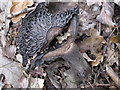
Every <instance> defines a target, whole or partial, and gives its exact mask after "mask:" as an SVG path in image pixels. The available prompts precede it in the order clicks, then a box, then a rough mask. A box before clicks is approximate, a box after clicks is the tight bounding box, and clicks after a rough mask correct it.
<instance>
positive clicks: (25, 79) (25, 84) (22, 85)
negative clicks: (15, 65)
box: [18, 75, 28, 88]
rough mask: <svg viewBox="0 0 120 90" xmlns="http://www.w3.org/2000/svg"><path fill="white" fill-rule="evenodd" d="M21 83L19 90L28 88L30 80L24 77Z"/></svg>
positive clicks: (20, 80)
mask: <svg viewBox="0 0 120 90" xmlns="http://www.w3.org/2000/svg"><path fill="white" fill-rule="evenodd" d="M18 81H19V84H20V85H19V88H27V86H28V78H26V77H25V76H24V75H23V76H21V77H20V79H19V80H18Z"/></svg>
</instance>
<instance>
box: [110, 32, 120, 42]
mask: <svg viewBox="0 0 120 90" xmlns="http://www.w3.org/2000/svg"><path fill="white" fill-rule="evenodd" d="M110 40H111V41H112V42H113V43H120V33H118V35H116V36H113V37H111V39H110Z"/></svg>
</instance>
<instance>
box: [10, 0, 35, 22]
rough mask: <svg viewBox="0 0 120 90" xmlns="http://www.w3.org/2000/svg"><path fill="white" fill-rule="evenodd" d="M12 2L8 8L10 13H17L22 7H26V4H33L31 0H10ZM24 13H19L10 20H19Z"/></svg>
mask: <svg viewBox="0 0 120 90" xmlns="http://www.w3.org/2000/svg"><path fill="white" fill-rule="evenodd" d="M12 4H13V6H12V7H11V9H10V13H11V14H13V13H17V12H20V11H22V10H23V9H25V8H27V6H31V5H32V4H33V0H12ZM25 15H26V13H25V14H20V15H18V16H16V17H13V18H12V21H13V22H14V23H16V22H18V21H19V20H21V18H24V17H25Z"/></svg>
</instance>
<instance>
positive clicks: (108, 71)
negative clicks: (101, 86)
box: [106, 66, 120, 86]
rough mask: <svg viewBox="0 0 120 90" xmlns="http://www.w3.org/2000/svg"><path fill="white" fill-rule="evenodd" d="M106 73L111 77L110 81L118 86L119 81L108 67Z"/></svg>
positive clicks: (119, 84)
mask: <svg viewBox="0 0 120 90" xmlns="http://www.w3.org/2000/svg"><path fill="white" fill-rule="evenodd" d="M106 72H107V74H108V75H109V76H110V77H111V79H112V80H113V81H114V82H115V84H116V85H117V86H120V79H119V77H118V75H117V74H116V73H115V72H114V71H113V69H112V68H111V67H110V66H106Z"/></svg>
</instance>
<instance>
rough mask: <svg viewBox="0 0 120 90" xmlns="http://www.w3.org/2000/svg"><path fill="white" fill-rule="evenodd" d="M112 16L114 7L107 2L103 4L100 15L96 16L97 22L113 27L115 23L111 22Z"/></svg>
mask: <svg viewBox="0 0 120 90" xmlns="http://www.w3.org/2000/svg"><path fill="white" fill-rule="evenodd" d="M113 15H114V5H112V4H111V3H109V2H103V6H102V10H101V14H100V15H98V16H97V18H96V19H97V20H98V21H99V22H101V23H103V24H107V25H109V26H111V27H114V25H115V23H114V22H113V21H112V17H113Z"/></svg>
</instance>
